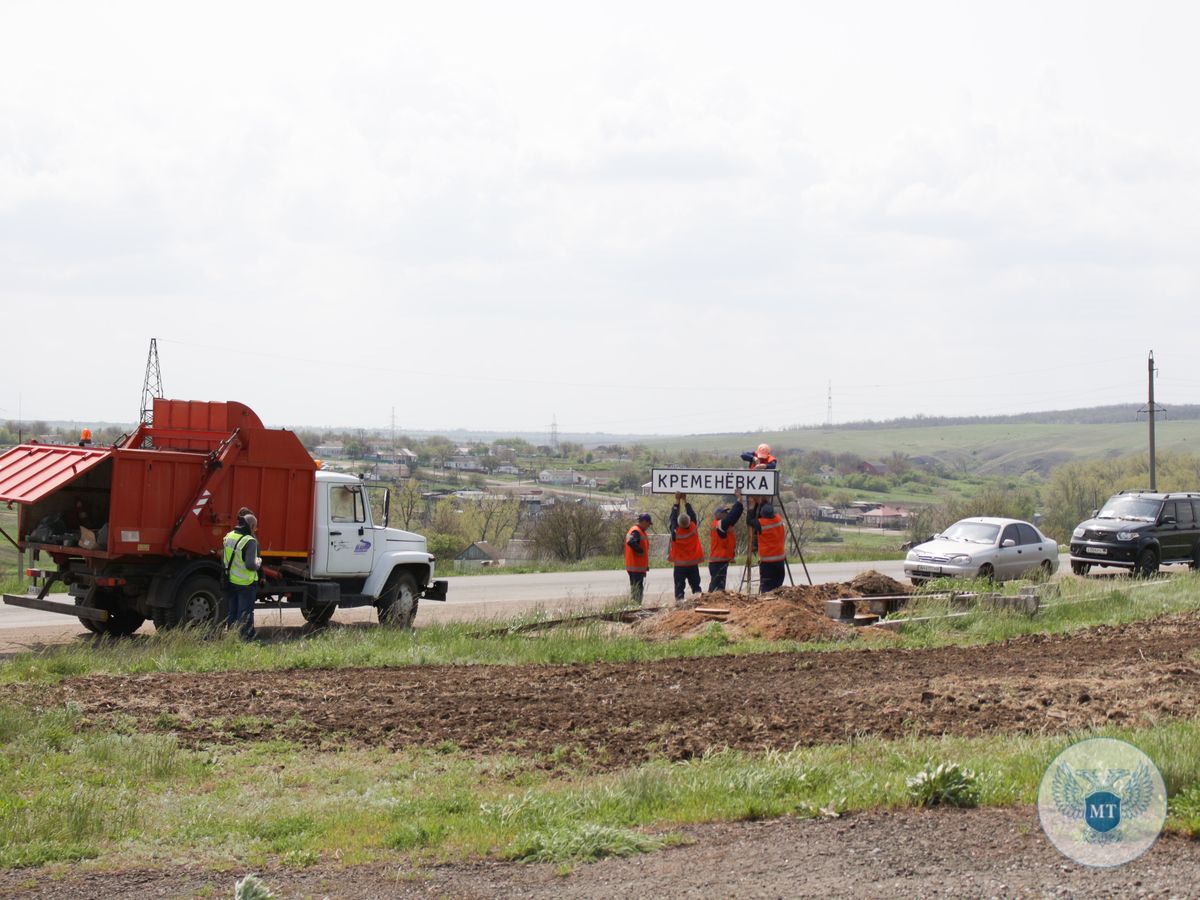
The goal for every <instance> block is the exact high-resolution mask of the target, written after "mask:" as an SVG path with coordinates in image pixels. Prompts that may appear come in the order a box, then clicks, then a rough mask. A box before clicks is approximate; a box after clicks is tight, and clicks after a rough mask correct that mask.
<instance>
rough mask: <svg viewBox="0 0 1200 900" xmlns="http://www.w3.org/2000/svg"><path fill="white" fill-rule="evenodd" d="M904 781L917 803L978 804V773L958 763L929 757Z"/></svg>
mask: <svg viewBox="0 0 1200 900" xmlns="http://www.w3.org/2000/svg"><path fill="white" fill-rule="evenodd" d="M904 783H905V784H906V785H907V786H908V794H909V797H911V798H912V800H913V802H914V803H916V804H917V805H918V806H960V807H972V806H977V805H978V804H979V777H978V776H977V775H976V774H975V773H974V772H973V771H972V770H971V769H967V768H964V767H963V766H960V765H959V764H958V763H938V764H937V765H936V766H934V765H933V762H932V761H930V762H929V763H927V764H926V766H925V768H924V769H922V770H921V771H920V772H918V773H917V774H916V775H914V776H912V777H911V778H906V779H905V781H904Z"/></svg>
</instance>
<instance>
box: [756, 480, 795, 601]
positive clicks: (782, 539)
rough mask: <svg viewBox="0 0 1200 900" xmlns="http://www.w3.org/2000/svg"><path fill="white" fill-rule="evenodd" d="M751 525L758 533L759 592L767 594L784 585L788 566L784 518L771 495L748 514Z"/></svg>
mask: <svg viewBox="0 0 1200 900" xmlns="http://www.w3.org/2000/svg"><path fill="white" fill-rule="evenodd" d="M748 518H749V520H750V527H751V528H753V529H754V531H755V533H756V534H757V535H758V576H759V593H762V594H765V593H767V592H768V591H773V590H775V588H777V587H783V576H784V572H785V570H786V566H787V532H786V531H785V530H784V527H783V519H781V518H780V517H779V514H778V513H777V512H775V506H774V505H773V504H772V503H771V500H770V498H769V497H764V498H763V502H762V503H761V504H759V507H758V509H752V510H751V511H750V515H749V516H748Z"/></svg>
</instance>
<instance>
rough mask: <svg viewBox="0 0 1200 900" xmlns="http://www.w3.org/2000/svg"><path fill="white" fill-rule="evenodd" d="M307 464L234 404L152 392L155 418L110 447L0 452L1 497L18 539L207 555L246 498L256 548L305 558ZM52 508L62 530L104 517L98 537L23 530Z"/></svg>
mask: <svg viewBox="0 0 1200 900" xmlns="http://www.w3.org/2000/svg"><path fill="white" fill-rule="evenodd" d="M315 473H316V463H315V462H314V461H313V459H312V457H311V456H309V454H308V451H307V450H305V449H304V445H303V444H301V443H300V441H299V439H298V438H297V437H296V435H295V434H293V433H292V432H290V431H286V430H282V429H267V428H264V427H263V424H262V421H261V420H260V419H259V418H258V416H257V415H255V414H254V412H253V411H252V410H251V409H249V408H248V407H246V406H244V405H243V404H241V403H235V402H232V401H229V402H197V401H188V400H163V399H157V400H155V401H154V415H153V424H152V425H146V424H143V425H140V426H139V427H138V429H137V431H135V432H134V433H133V434H132V435H131V436H130V437H129V438H127V439H125V440H124V441H123V442H122V443H121V444H120V445H119V446H116V447H111V448H104V449H99V448H87V447H71V446H60V445H54V444H24V445H21V446H19V447H15V448H13V449H12V450H9V451H8V452H7V453H5V454H3V455H0V502H5V501H7V502H8V503H10V504H12V503H17V504H20V506H21V512H20V515H19V517H18V534H17V538H18V542H19V543H21V544H22V545H25V544H29V545H30V546H36V547H39V548H41V549H42V550H44V551H47V552H49V553H50V555H51V556H58V555H63V556H67V555H69V556H90V557H99V558H107V559H113V558H119V557H145V556H209V555H215V554H217V553H219V552H220V548H221V541H222V539H223V538H224V536H225V534H226V533H228V532H229V530H230V529H232V528H233V527H234V525H235V524H236V521H237V511H238V509H239V508H240V507H242V506H247V507H249V508H250V509H251V510H253V512H254V514H255V515H256V516H257V517H258V522H259V527H258V540H259V546H260V554H261V555H262V556H264V557H302V558H307V557H308V556H309V552H310V550H311V543H312V525H313V494H314V491H315V489H316V476H315ZM53 516H61V517H62V520H63V521H64V522H65V525H66V530H67V532H68V533H70V532H71V529H72V528H74V529H76V530H77V529H78V526H79V525H81V524H83V525H86V526H87V527H89V528H91V529H92V530H93V531H98V530H99V529H100V526H101V525H104V524H107V525H108V530H107V535H108V541H107V546H104V547H99V548H97V549H96V550H84V549H81V548H79V547H75V546H62V545H61V544H59V545H55V544H53V543H49V544H48V543H46V542H44V541H30V540H29V534H30V532H32V531H34V529H36V528H37V526H38V525H39V523H41V522H42V521H43V520H44V519H46V518H47V517H53Z"/></svg>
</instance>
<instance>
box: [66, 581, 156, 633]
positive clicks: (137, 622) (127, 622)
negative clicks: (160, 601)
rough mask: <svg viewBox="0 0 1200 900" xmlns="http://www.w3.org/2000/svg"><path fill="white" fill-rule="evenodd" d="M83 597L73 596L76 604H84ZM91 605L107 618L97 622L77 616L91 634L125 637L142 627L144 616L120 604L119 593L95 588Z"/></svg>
mask: <svg viewBox="0 0 1200 900" xmlns="http://www.w3.org/2000/svg"><path fill="white" fill-rule="evenodd" d="M83 601H84V598H83V597H76V598H75V605H76V606H83V605H84V602H83ZM91 605H92V606H93V607H95V608H96V609H103V610H105V611H106V612H107V613H108V619H107V620H106V621H104V622H97V621H96V620H95V619H85V618H84V617H83V616H80V617H79V621H80V623H81V624H82V625H83V627H84V628H86V629H87V630H88V631H90V632H92V633H93V634H107V635H111V636H112V637H126V636H128V635H131V634H133V633H134V632H135V631H137V630H138V629H139V628H141V627H142V623H143V622H145V621H146V617H145V616H143V615H141V614H140V613H137V612H135V611H134V610H132V609H129V608H128V607H126V606H124V605H123V604H122V597H121V595H120V594H115V593H113V592H111V591H108V590H97V591H96V593H95V595H94V596H93V597H92V601H91Z"/></svg>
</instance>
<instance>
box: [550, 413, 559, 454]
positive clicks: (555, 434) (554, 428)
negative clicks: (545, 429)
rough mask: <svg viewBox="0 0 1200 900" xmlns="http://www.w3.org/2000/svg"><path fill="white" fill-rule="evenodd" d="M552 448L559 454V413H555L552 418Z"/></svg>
mask: <svg viewBox="0 0 1200 900" xmlns="http://www.w3.org/2000/svg"><path fill="white" fill-rule="evenodd" d="M550 449H551V450H552V451H554V454H555V455H556V456H557V455H558V414H557V413H555V414H554V415H553V416H552V417H551V419H550Z"/></svg>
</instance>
